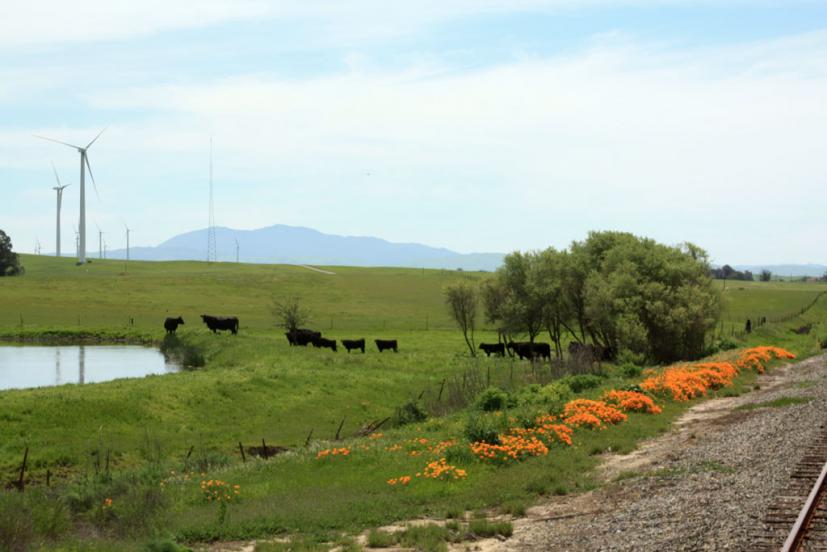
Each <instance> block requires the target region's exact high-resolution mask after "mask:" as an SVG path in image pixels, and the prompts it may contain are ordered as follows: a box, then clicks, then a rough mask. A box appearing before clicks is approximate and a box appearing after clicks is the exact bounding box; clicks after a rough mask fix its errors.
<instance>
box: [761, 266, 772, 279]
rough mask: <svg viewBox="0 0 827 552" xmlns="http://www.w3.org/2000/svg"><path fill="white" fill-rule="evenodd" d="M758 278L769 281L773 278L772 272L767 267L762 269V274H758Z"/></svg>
mask: <svg viewBox="0 0 827 552" xmlns="http://www.w3.org/2000/svg"><path fill="white" fill-rule="evenodd" d="M758 279H759V280H761V281H762V282H769V281H770V280H772V272H770V271H769V270H767V269H766V268H765V269H764V270H762V271H761V274H759V275H758Z"/></svg>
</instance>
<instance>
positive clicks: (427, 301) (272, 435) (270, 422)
mask: <svg viewBox="0 0 827 552" xmlns="http://www.w3.org/2000/svg"><path fill="white" fill-rule="evenodd" d="M24 263H25V264H26V267H27V270H28V274H27V275H26V276H25V277H23V278H18V279H5V280H4V281H2V282H0V305H2V309H0V333H2V334H5V335H10V336H11V335H16V336H28V337H38V336H39V337H43V336H46V335H56V334H59V333H70V334H74V335H86V336H100V337H102V338H104V339H111V338H113V337H118V336H120V337H124V338H127V339H129V340H134V341H151V340H159V339H160V338H161V337H162V333H163V332H162V330H160V323H161V321H162V319H163V317H164V316H166V315H167V314H169V315H178V314H183V316H184V318H185V320H188V321H189V324H187V325H186V326H184V327H183V328H182V329H181V330H180V331H181V339H182V340H183V341H185V342H186V343H188V344H190V345H192V346H194V347H196V348H198V349H199V350H202V351H203V352H204V354H205V356H206V359H207V367H206V368H205V369H202V370H197V371H193V372H184V373H180V374H176V375H168V376H163V377H149V378H145V379H140V380H122V381H116V382H110V383H104V384H96V385H88V386H85V387H78V386H72V385H69V386H62V387H60V388H55V389H39V390H23V391H7V392H2V393H0V398H2V400H0V420H2V422H3V423H2V425H0V470H1V473H2V474H3V477H4V479H5V480H8V479H11V478H12V476H13V469H14V468H15V466H16V465H17V464H19V461H20V455H21V451H22V449H23V448H24V446H26V445H28V446H29V447H30V450H31V458H30V462H31V464H30V465H31V466H32V472H31V478H32V479H33V480H34V482H42V479H43V477H44V474H45V471H46V469H50V470H51V471H52V472H55V473H57V474H58V481H60V483H59V484H60V485H65V486H64V487H63V491H61V492H67V493H69V495H71V496H72V497H74V498H73V499H72V500H75V502H71V501H70V504H69V506H67V508H68V510H71V511H74V512H76V513H75V514H74V515H72V516H69V515H68V513H64V514H65V515H64V514H60V515H64V517H66V518H67V519H71V520H72V522H71V525H72V526H74V527H75V528H76V527H77V526H78V525H79V524H81V525H83V526H84V527H86V529H84V531H85V532H86V534H87V536H96V537H95V538H98V539H100V540H97V541H94V539H93V542H95V543H96V544H95V546H99V547H100V546H107V545H111V546H113V547H115V548H117V547H120V546H122V545H124V542H125V541H132V540H135V539H137V538H139V537H138V535H140V538H144V539H145V538H146V535H147V534H149V533H152V531H151V530H150V529H148V528H147V527H142V526H133V525H131V524H130V523H127V522H126V520H127V518H129V517H132V518H136V517H137V518H146V519H147V520H148V523H149V522H151V521H152V518H153V516H154V515H157V516H163V522H161V523H157V524H152V523H149V525H150V526H151V527H156V528H157V527H162V529H161V531H162V533H163V534H167V535H172V536H175V537H177V538H179V539H183V540H208V539H213V538H243V537H254V536H266V535H272V534H279V533H301V534H303V535H305V536H309V537H310V538H312V539H316V540H332V541H335V540H336V539H337V538H340V537H339V535H341V534H342V533H349V532H350V533H352V532H356V531H359V530H361V529H363V528H366V527H371V526H375V525H379V524H382V523H385V522H389V521H393V520H397V519H406V518H410V517H416V516H420V515H426V514H432V515H435V516H446V515H455V514H457V513H459V512H461V511H464V510H473V509H481V508H487V507H492V506H500V507H501V508H502V509H504V510H506V511H516V512H519V511H520V510H521V509H522V508H523V507H524V506H525V505H526V504H527V503H528V502H530V501H531V500H532V499H534V498H535V497H536V496H538V495H540V494H544V493H550V492H557V493H563V492H569V491H572V490H577V489H584V488H589V487H591V486H592V485H594V484H595V482H594V481H593V480H592V477H591V474H590V471H589V468H591V467H592V466H594V465H595V464H596V462H597V461H598V459H597V457H596V456H595V455H596V454H597V453H600V452H602V451H606V450H612V451H628V450H632V449H633V448H634V446H635V443H636V442H637V441H638V440H639V439H641V438H644V437H647V436H651V435H655V434H657V433H658V432H661V431H665V430H666V429H667V428H668V426H669V425H670V423H671V421H672V420H673V419H674V417H675V416H677V415H678V414H679V413H680V412H682V411H683V410H684V409H685V408H686V404H684V403H673V402H669V401H667V402H665V403H664V404H663V406H664V413H663V414H661V415H659V416H648V415H643V414H632V415H631V419H630V421H629V422H628V423H625V424H622V425H620V426H617V427H612V428H611V429H609V430H607V431H599V432H592V431H586V430H578V431H577V432H576V434H575V439H574V445H573V446H571V447H565V446H562V445H560V446H558V447H554V448H552V450H551V452H550V454H549V455H548V456H544V457H540V458H534V459H531V460H528V461H525V462H522V463H518V464H514V465H512V466H509V467H499V468H497V467H493V466H490V465H486V464H483V463H480V462H479V461H477V460H476V459H475V458H474V457H473V456H471V455H470V454H469V453H468V452H467V447H463V446H458V447H453V448H451V449H450V450H449V451H448V456H449V460H450V461H451V462H452V463H454V464H456V465H457V466H462V467H463V468H465V469H467V471H468V477H467V478H465V479H463V480H459V481H453V482H444V481H433V480H416V481H415V483H416V484H414V483H412V484H411V485H410V486H408V487H404V488H396V487H391V486H388V485H387V484H386V483H385V481H386V480H387V479H389V478H392V477H397V476H399V475H402V474H414V473H416V472H417V471H421V470H422V468H423V466H424V464H425V463H427V462H426V460H430V459H431V458H429V457H428V453H427V452H426V451H424V450H423V451H420V452H421V454H420V455H416V456H412V455H410V452H411V451H412V450H414V449H416V448H417V447H416V446H415V445H412V444H410V443H409V442H407V440H409V439H412V438H414V437H425V438H427V439H429V442H430V443H434V442H436V441H439V440H443V439H455V438H458V439H460V440H461V438H462V433H463V427H464V424H465V416H464V415H463V414H462V413H461V412H460V413H457V414H453V415H447V416H444V417H440V418H433V417H432V418H431V419H430V420H429V421H426V422H424V423H422V424H413V425H409V426H406V427H402V428H399V429H393V430H384V429H383V433H384V434H385V435H384V437H383V438H382V439H380V440H376V441H369V440H364V439H363V440H350V439H345V440H343V441H342V442H340V443H330V442H324V441H323V440H330V439H332V437H333V436H334V435H335V433H336V430H337V428H338V426H339V423H340V422H341V420H342V419H343V418H344V419H345V426H344V428H343V430H342V436H349V435H352V434H353V433H354V431H355V430H356V429H358V427H359V426H360V425H362V424H364V423H367V422H369V421H371V420H376V419H382V418H384V417H386V416H389V415H392V414H393V413H394V410H395V409H396V408H397V407H398V406H400V405H401V404H403V403H404V402H406V401H408V400H410V399H411V398H415V397H416V396H418V395H419V393H420V392H421V391H422V390H426V394H425V396H424V397H423V401H424V402H425V403H426V404H428V405H431V406H432V407H433V409H436V408H442V407H443V406H444V407H445V409H446V410H448V406H447V405H443V404H441V403H443V402H450V401H448V400H447V395H449V394H450V393H446V399H444V400H443V401H437V400H436V396H437V394H438V389H439V387H440V382H441V381H442V380H443V379H445V378H448V380H449V384H448V385H447V387H449V388H451V383H453V384H455V385H454V387H453V388H452V389H454V390H455V391H457V394H459V391H460V390H461V388H462V385H461V383H460V381H461V380H462V379H463V378H462V375H466V378H469V382H470V379H471V378H470V376H478V378H480V379H483V380H487V379H488V378H490V381H491V383H492V384H497V385H500V386H502V387H504V388H516V387H518V386H519V385H522V384H525V383H528V382H531V381H540V382H544V381H545V380H546V379H547V378H548V373H547V372H545V369H541V370H540V371H537V370H533V369H532V368H531V367H529V366H528V363H519V362H513V361H511V360H510V359H507V360H494V359H485V358H483V359H478V360H476V361H474V360H471V359H469V358H466V355H467V353H466V351H464V344H463V342H462V339H461V336H460V335H459V333H458V332H456V331H449V330H448V328H450V321H449V319H448V317H447V315H446V314H445V311H444V307H443V305H442V295H441V289H442V287H443V286H444V285H445V284H446V283H448V282H450V281H452V280H454V279H456V278H460V277H471V278H480V277H484V276H483V275H479V274H462V273H455V272H444V271H421V270H404V269H356V268H338V267H337V268H333V270H334V271H335V272H336V273H337V274H336V275H335V276H331V275H323V274H318V273H314V272H310V271H307V270H306V269H302V268H296V267H284V266H281V267H278V266H277V267H273V266H247V265H242V266H239V265H232V264H226V265H225V264H222V265H214V266H211V267H207V266H206V265H204V264H201V263H165V264H151V263H131V264H130V265H129V268H128V272H124V266H123V263H122V262H95V263H93V264H92V265H91V266H88V267H83V268H77V267H75V266H73V265H72V263H71V262H70V261H68V260H54V259H45V258H35V257H26V258H24ZM822 288H823V286H817V285H804V284H794V283H775V282H774V283H771V284H758V283H755V284H744V283H741V282H739V283H737V285H733V283H732V282H730V283H729V284H728V285H727V290H726V292H725V297H726V306H727V315H726V317H725V318H726V319H727V320H732V321H733V323H735V322H737V321H741V322H740V323H742V320H743V319H744V318H745V317H748V316H753V317H757V316H762V315H763V316H767V317H770V318H772V317H775V316H780V315H782V314H784V313H787V312H791V311H796V310H797V309H800V308H801V306H803V305H805V304H807V303H809V302H810V301H812V298H813V297H814V296H815V294H817V293H818V292H819V291H821V289H822ZM288 293H296V294H299V295H301V296H302V297H303V298H304V299H305V302H306V303H307V305H308V307H310V309H311V310H312V311H313V312H314V314H315V318H316V320H315V323H314V324H312V325H313V326H315V327H317V328H320V329H323V330H324V331H325V333H326V334H330V335H331V336H334V337H337V338H339V337H361V336H362V335H364V336H365V337H368V338H371V337H383V336H384V337H397V338H399V339H400V344H401V351H400V353H399V354H398V355H393V354H388V353H385V354H382V355H379V354H378V353H376V352H375V350H374V351H369V352H368V354H366V355H361V354H356V355H353V354H352V355H346V354H344V353H341V352H340V353H338V354H334V353H331V352H329V351H318V350H313V349H312V348H310V349H307V350H305V349H290V348H289V347H288V346H287V343H286V340H285V339H284V337H283V336H280V335H279V334H278V333H277V332H276V330H274V329H273V328H272V317H271V315H270V314H269V309H268V307H269V304H270V301H271V297H272V296H279V295H286V294H288ZM201 312H214V313H218V314H236V315H238V316H239V317H240V318H241V320H242V332H241V334H240V335H239V336H237V337H231V336H229V335H219V336H213V335H211V334H209V333H208V332H206V331H205V330H204V329H202V328H201V327H200V324H198V323H197V322H198V320H197V314H200V313H201ZM825 313H827V301H819V303H817V304H816V306H815V307H814V308H813V309H812V310H810V311H809V312H807V313H806V314H805V315H803V316H802V317H799V318H796V319H793V320H791V321H789V322H787V323H783V324H770V325H767V326H765V327H762V328H760V329H758V330H757V331H755V332H754V333H753V334H752V335H750V336H748V337H747V338H746V343H745V344H750V345H753V344H774V345H779V346H784V347H787V348H789V349H790V350H793V351H794V352H796V353H798V354H804V355H806V354H812V353H813V352H815V351H816V348H817V347H816V342H817V337H823V335H822V333H823V332H824V330H825V327H824V326H823V325H820V321H821V320H823V319H824V315H825ZM21 314H22V318H23V324H22V325H21V324H20V315H21ZM78 315H79V316H80V320H78ZM129 318H132V319H133V320H134V324H132V325H130V324H128V320H129ZM331 319H332V322H331ZM808 322H813V323H815V324H816V325H815V326H814V328H813V330H812V331H811V333H810V334H809V335H798V334H795V333H793V332H792V331H791V329H795V328H798V327H800V326H802V325H805V324H806V323H808ZM331 325H332V329H330V328H331ZM426 325H427V327H428V328H429V329H428V330H427V331H425V327H426ZM67 328H68V332H66V329H67ZM489 374H490V375H489ZM752 377H753V376H752V375H750V374H744V375H742V376H741V377H740V378H739V379H738V380H737V382H736V386H735V387H733V388H728V389H724V390H721V391H719V393H730V394H731V393H739V392H742V391H744V390H746V389H748V388H749V385H750V382H751V379H752ZM452 378H453V379H452ZM639 379H640V377H639V376H637V375H636V374H635V373H634V371H631V372H630V371H625V372H624V371H623V370H621V369H619V368H612V369H610V370H609V374H608V377H606V378H604V379H603V380H601V382H600V384H599V386H598V387H597V388H594V389H589V390H585V391H582V392H580V393H578V396H592V397H597V396H599V394H600V393H601V392H602V390H604V389H608V388H613V387H615V388H616V387H622V386H625V385H629V384H631V383H634V382H635V381H638V380H639ZM469 387H470V383H469ZM455 402H456V403H457V404H455V405H454V406H456V407H459V406H462V404H461V402H462V401H461V400H459V399H458V400H457V401H455ZM311 429H312V430H313V432H314V433H313V440H311V444H310V446H309V447H306V448H305V447H304V443H305V439H306V437H307V434H308V432H309V431H310V430H311ZM262 438H264V439H265V440H266V441H267V443H268V444H278V445H286V446H289V447H291V448H292V449H293V450H294V452H291V453H289V454H286V455H281V456H279V457H277V458H275V459H271V460H268V461H263V460H259V459H248V462H246V463H242V461H241V458H240V456H239V454H238V451H237V443H238V442H239V441H242V442H244V443H245V444H246V445H251V444H255V443H257V442H260V441H261V439H262ZM395 443H403V444H404V447H403V448H404V449H405V450H403V452H402V453H399V452H396V453H391V452H388V451H387V450H386V448H387V446H388V445H390V444H395ZM329 446H339V447H340V446H347V447H349V448H350V449H351V450H352V451H353V453H352V455H349V456H348V457H344V458H342V457H337V458H332V459H328V460H316V459H315V455H316V453H317V451H318V450H320V449H324V448H327V447H329ZM190 447H194V448H193V453H192V454H191V455H190V457H189V459H188V460H186V459H185V457H186V454H187V452H188V450H189V449H190ZM361 447H367V449H365V450H362V448H361ZM420 448H423V447H420ZM408 449H411V450H408ZM105 451H111V457H110V469H111V472H112V474H111V476H105V475H104V474H103V473H99V474H98V475H97V476H94V475H93V474H94V473H95V471H96V470H97V471H99V472H102V471H103V468H102V467H99V464H100V463H99V462H98V461H97V458H101V457H102V456H103V455H104V454H105ZM96 455H97V456H96ZM184 468H187V469H188V470H189V471H190V472H193V470H194V471H195V474H194V475H190V478H193V477H194V478H195V479H200V475H199V474H200V473H202V471H203V473H206V474H207V475H206V476H205V477H208V478H220V479H222V480H225V481H229V482H231V483H233V484H238V485H240V486H241V490H242V494H241V499H240V500H239V501H238V502H237V503H234V504H232V505H231V506H230V508H229V510H228V513H227V516H226V519H225V520H224V522H223V523H219V522H218V514H219V510H218V509H217V508H216V507H215V505H214V504H210V503H206V502H205V501H204V499H203V497H202V495H201V492H200V490H199V488H198V484H197V482H196V481H193V480H192V479H190V480H187V479H185V478H184V477H182V476H180V475H176V476H175V477H172V478H170V477H169V470H171V469H174V470H176V473H180V472H181V471H182V470H183V469H184ZM136 474H141V477H137V476H136ZM162 478H165V479H167V481H165V482H164V483H165V485H164V487H163V489H161V487H160V482H161V481H160V480H161V479H162ZM146 481H149V483H146ZM156 494H157V496H156ZM152 497H154V498H152ZM105 498H112V499H113V506H112V508H111V509H105V510H104V509H103V508H102V507H101V506H100V504H101V501H102V500H104V499H105ZM4 500H6V501H7V504H6V506H9V507H12V506H13V505H12V504H11V503H10V502H8V501H9V500H12V499H11V498H9V495H6V496H5V497H4ZM15 500H18V499H15ZM31 500H34V499H31ZM55 515H56V516H57V517H58V518H59V517H60V515H58V514H55ZM61 519H62V518H61ZM89 527H92V528H94V529H89ZM75 531H76V529H71V528H65V529H64V530H63V531H62V532H57V535H58V536H57V537H56V538H57V539H58V540H60V539H66V538H69V539H71V538H72V535H73V534H76V533H75ZM36 532H38V531H36ZM39 533H44V532H43V531H39Z"/></svg>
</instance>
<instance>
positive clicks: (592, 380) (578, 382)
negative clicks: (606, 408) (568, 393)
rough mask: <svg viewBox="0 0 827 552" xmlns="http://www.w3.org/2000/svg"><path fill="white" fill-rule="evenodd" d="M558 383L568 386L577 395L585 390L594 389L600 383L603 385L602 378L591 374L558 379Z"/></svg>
mask: <svg viewBox="0 0 827 552" xmlns="http://www.w3.org/2000/svg"><path fill="white" fill-rule="evenodd" d="M558 381H559V382H560V383H564V384H566V385H568V386H569V388H571V390H572V391H573V392H574V393H576V394H579V393H582V392H583V391H585V390H587V389H594V388H595V387H598V386H599V385H600V384H601V383H603V378H601V377H600V376H595V375H593V374H578V375H576V376H566V377H563V378H560V380H558Z"/></svg>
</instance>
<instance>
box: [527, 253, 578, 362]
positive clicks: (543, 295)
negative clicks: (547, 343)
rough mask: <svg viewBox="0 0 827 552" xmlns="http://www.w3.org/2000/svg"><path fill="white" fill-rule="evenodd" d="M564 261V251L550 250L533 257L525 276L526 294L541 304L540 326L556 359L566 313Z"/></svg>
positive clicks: (567, 312) (560, 350) (559, 350)
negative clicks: (526, 281)
mask: <svg viewBox="0 0 827 552" xmlns="http://www.w3.org/2000/svg"><path fill="white" fill-rule="evenodd" d="M566 259H567V254H566V253H565V252H561V251H557V250H556V249H554V248H553V247H550V248H548V249H546V250H545V251H542V252H540V253H538V254H536V255H534V256H533V258H532V262H531V263H530V267H529V274H528V286H529V294H530V296H531V297H532V298H533V299H534V300H536V301H538V302H539V303H540V304H541V305H542V314H541V317H542V323H543V326H544V327H545V329H546V331H547V332H548V335H549V338H551V342H552V343H554V352H555V355H556V357H557V359H558V360H559V359H561V358H562V357H563V347H562V339H563V330H564V328H566V319H567V318H568V314H569V311H568V309H567V302H566V297H565V294H564V292H563V286H564V279H563V274H564V270H565V265H566Z"/></svg>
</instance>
